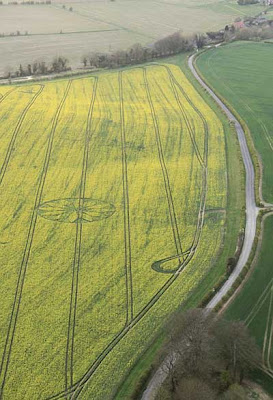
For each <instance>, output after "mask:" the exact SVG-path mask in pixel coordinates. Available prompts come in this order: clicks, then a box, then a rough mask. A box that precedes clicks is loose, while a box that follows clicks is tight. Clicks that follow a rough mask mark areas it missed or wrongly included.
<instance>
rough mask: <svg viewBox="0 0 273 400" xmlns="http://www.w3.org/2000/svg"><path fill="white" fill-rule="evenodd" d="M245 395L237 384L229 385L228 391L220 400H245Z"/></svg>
mask: <svg viewBox="0 0 273 400" xmlns="http://www.w3.org/2000/svg"><path fill="white" fill-rule="evenodd" d="M245 399H246V393H245V390H244V389H243V388H242V386H240V385H238V384H234V385H231V386H230V388H229V389H228V391H226V392H225V393H224V394H223V396H222V400H245Z"/></svg>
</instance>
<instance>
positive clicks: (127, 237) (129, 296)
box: [118, 71, 133, 326]
mask: <svg viewBox="0 0 273 400" xmlns="http://www.w3.org/2000/svg"><path fill="white" fill-rule="evenodd" d="M118 82H119V104H120V137H121V153H122V186H123V215H124V246H125V260H124V262H125V277H126V302H127V314H126V324H125V325H126V326H127V325H128V324H129V323H130V322H131V321H132V320H133V278H132V257H131V253H132V252H131V233H130V201H129V189H128V170H127V154H126V130H125V118H124V101H123V80H122V71H120V72H119V75H118Z"/></svg>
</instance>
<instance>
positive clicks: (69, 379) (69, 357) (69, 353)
mask: <svg viewBox="0 0 273 400" xmlns="http://www.w3.org/2000/svg"><path fill="white" fill-rule="evenodd" d="M91 79H94V86H93V90H92V97H91V102H90V106H89V110H88V116H87V125H86V132H85V143H84V154H83V162H82V173H81V181H80V193H79V200H78V210H77V214H78V215H77V222H76V237H75V249H74V259H73V265H72V282H71V292H70V307H69V319H68V330H67V344H66V356H65V390H67V389H68V386H69V385H70V386H72V385H73V355H74V336H75V325H76V312H77V299H78V283H79V269H80V261H81V241H82V224H83V222H82V221H83V212H84V210H83V206H84V198H85V186H86V175H87V169H88V159H89V143H90V139H91V137H92V134H91V128H92V117H93V110H94V104H95V99H96V93H97V84H98V78H97V77H94V78H91Z"/></svg>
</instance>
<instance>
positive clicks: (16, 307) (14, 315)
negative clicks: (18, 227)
mask: <svg viewBox="0 0 273 400" xmlns="http://www.w3.org/2000/svg"><path fill="white" fill-rule="evenodd" d="M71 83H72V81H71V80H70V81H69V82H68V84H67V87H66V90H65V93H64V96H63V98H62V100H61V103H60V104H59V106H58V109H57V112H56V114H55V117H54V120H53V123H52V129H51V132H50V135H49V138H48V145H47V149H46V154H45V159H44V164H43V168H42V173H41V175H40V179H39V183H38V188H37V192H36V197H35V201H34V206H33V210H32V215H31V221H30V226H29V230H28V235H27V240H26V244H25V249H24V253H23V259H22V262H21V266H20V270H19V276H18V280H17V286H16V290H15V296H14V302H13V306H12V311H11V316H10V321H9V326H8V332H7V336H6V341H5V346H4V352H3V355H2V361H1V367H0V379H1V381H0V382H1V383H0V385H1V386H0V399H1V400H2V398H3V393H4V386H5V380H6V376H7V372H8V367H9V362H10V356H11V351H12V345H13V340H14V335H15V330H16V324H17V319H18V314H19V311H20V304H21V298H22V293H23V287H24V281H25V276H26V271H27V266H28V261H29V257H30V252H31V247H32V242H33V238H34V233H35V228H36V222H37V218H38V207H39V204H40V201H41V198H42V194H43V189H44V184H45V180H46V175H47V170H48V166H49V161H50V156H51V151H52V146H53V141H54V134H55V131H56V128H57V124H58V120H59V116H60V113H61V110H62V108H63V105H64V103H65V100H66V98H67V95H68V92H69V90H70V87H71Z"/></svg>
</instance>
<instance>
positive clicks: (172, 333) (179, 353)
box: [162, 309, 218, 392]
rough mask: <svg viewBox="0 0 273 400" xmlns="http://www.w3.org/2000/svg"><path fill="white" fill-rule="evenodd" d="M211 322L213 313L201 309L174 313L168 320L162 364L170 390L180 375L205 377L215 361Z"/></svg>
mask: <svg viewBox="0 0 273 400" xmlns="http://www.w3.org/2000/svg"><path fill="white" fill-rule="evenodd" d="M214 324H215V315H214V314H213V313H209V312H207V311H205V310H203V309H193V310H188V311H186V312H184V313H179V314H176V315H175V317H173V318H172V320H171V321H169V323H168V325H167V343H166V345H165V348H164V351H163V353H162V354H163V357H162V359H163V364H162V368H163V370H164V371H165V372H167V373H168V374H169V375H170V379H171V383H172V391H174V392H175V391H176V389H177V385H178V382H179V380H180V379H182V378H185V377H189V376H195V377H205V376H207V375H209V374H210V373H211V372H212V371H213V370H214V369H215V367H216V366H217V365H218V362H217V348H216V346H215V344H213V343H212V332H213V327H214ZM212 345H213V346H214V351H212Z"/></svg>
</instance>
